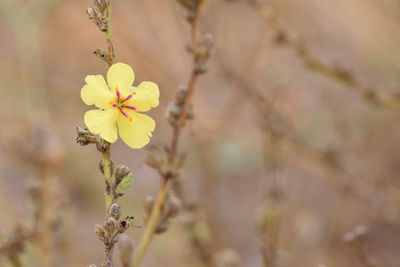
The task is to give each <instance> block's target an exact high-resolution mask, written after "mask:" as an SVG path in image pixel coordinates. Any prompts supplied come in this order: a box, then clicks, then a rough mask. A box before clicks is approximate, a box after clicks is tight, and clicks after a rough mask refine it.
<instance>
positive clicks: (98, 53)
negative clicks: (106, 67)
mask: <svg viewBox="0 0 400 267" xmlns="http://www.w3.org/2000/svg"><path fill="white" fill-rule="evenodd" d="M93 54H95V55H96V56H97V57H98V58H100V59H101V60H105V61H107V60H108V53H107V52H106V51H103V50H101V49H96V50H95V51H93Z"/></svg>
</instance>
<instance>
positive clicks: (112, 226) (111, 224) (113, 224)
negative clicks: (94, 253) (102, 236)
mask: <svg viewBox="0 0 400 267" xmlns="http://www.w3.org/2000/svg"><path fill="white" fill-rule="evenodd" d="M116 229H117V220H115V219H114V218H112V217H110V218H108V219H107V220H106V221H105V223H104V230H106V233H107V234H113V233H114V232H115V230H116Z"/></svg>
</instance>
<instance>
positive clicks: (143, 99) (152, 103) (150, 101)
mask: <svg viewBox="0 0 400 267" xmlns="http://www.w3.org/2000/svg"><path fill="white" fill-rule="evenodd" d="M133 92H134V93H135V94H134V95H133V97H132V98H131V99H130V100H129V101H127V104H128V105H129V106H134V107H135V108H136V110H137V111H140V112H146V111H149V110H150V109H151V108H155V107H157V106H158V104H159V103H160V101H159V97H160V90H159V89H158V85H157V84H156V83H153V82H142V83H140V84H139V86H138V87H136V89H135V90H134V91H133Z"/></svg>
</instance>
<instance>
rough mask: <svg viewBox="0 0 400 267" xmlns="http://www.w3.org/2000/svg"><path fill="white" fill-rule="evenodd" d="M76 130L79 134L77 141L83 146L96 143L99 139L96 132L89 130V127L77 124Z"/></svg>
mask: <svg viewBox="0 0 400 267" xmlns="http://www.w3.org/2000/svg"><path fill="white" fill-rule="evenodd" d="M75 128H76V132H77V134H78V136H77V137H76V142H77V143H78V144H80V145H81V146H86V145H88V144H96V143H97V139H96V136H95V135H94V134H92V133H91V132H89V130H88V129H86V128H81V127H79V126H76V127H75Z"/></svg>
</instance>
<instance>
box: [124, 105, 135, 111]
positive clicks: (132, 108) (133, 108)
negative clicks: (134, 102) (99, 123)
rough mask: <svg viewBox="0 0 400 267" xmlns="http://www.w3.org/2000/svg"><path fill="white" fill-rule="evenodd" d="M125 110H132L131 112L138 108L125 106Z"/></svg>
mask: <svg viewBox="0 0 400 267" xmlns="http://www.w3.org/2000/svg"><path fill="white" fill-rule="evenodd" d="M123 108H127V109H131V110H136V107H134V106H123Z"/></svg>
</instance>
